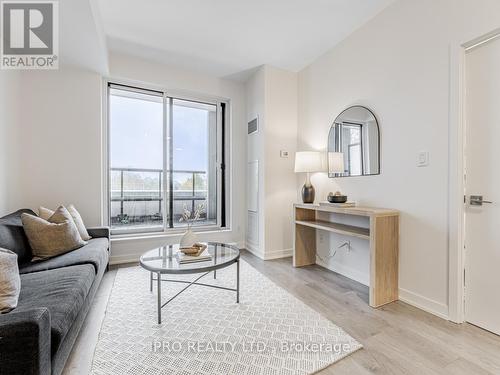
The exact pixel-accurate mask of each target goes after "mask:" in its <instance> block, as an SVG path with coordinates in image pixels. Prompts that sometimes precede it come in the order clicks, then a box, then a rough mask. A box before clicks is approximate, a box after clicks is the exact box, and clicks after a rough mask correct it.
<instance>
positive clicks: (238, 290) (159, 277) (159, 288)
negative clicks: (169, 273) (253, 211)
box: [149, 258, 240, 324]
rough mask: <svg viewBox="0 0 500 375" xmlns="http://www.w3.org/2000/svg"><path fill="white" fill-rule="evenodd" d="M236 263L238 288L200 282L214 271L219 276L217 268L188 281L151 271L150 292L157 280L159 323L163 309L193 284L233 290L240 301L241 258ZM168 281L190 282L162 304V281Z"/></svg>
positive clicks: (159, 322)
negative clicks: (154, 275)
mask: <svg viewBox="0 0 500 375" xmlns="http://www.w3.org/2000/svg"><path fill="white" fill-rule="evenodd" d="M234 262H235V263H236V288H235V289H233V288H227V287H224V286H219V285H211V284H205V283H199V282H198V280H200V279H201V278H203V277H205V276H206V275H208V274H209V273H211V272H213V273H214V279H215V278H216V277H217V273H216V272H217V270H213V271H208V272H205V273H203V274H202V275H200V276H198V277H197V278H196V279H194V280H193V281H186V280H173V279H162V277H161V275H162V274H161V272H150V280H149V290H150V292H153V282H154V281H156V282H157V289H158V293H157V295H158V324H161V309H162V308H163V307H165V306H166V305H168V304H169V303H170V302H172V301H173V300H174V299H175V298H177V297H178V296H179V295H180V294H181V293H182V292H184V291H185V290H186V289H188V288H189V287H190V286H192V285H200V286H206V287H209V288H215V289H223V290H229V291H231V292H236V303H240V259H239V258H238V259H236V260H235V261H234ZM155 273H156V278H154V277H153V274H155ZM162 281H166V282H172V283H183V284H188V285H186V286H185V287H184V288H182V289H181V290H180V291H179V292H177V293H176V294H175V295H174V296H172V297H170V298H169V299H168V300H167V302H165V303H163V304H162V299H161V282H162Z"/></svg>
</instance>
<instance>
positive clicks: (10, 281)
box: [0, 248, 21, 314]
mask: <svg viewBox="0 0 500 375" xmlns="http://www.w3.org/2000/svg"><path fill="white" fill-rule="evenodd" d="M20 292H21V278H20V277H19V267H18V265H17V254H16V253H14V252H12V251H10V250H6V249H2V248H0V314H4V313H7V312H9V311H11V310H12V309H14V308H15V307H16V306H17V301H18V299H19V293H20Z"/></svg>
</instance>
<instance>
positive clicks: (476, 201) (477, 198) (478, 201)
mask: <svg viewBox="0 0 500 375" xmlns="http://www.w3.org/2000/svg"><path fill="white" fill-rule="evenodd" d="M469 203H470V205H471V206H482V205H483V203H493V202H492V201H487V200H484V199H483V196H482V195H471V196H470V199H469Z"/></svg>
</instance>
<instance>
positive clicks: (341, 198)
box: [327, 191, 347, 203]
mask: <svg viewBox="0 0 500 375" xmlns="http://www.w3.org/2000/svg"><path fill="white" fill-rule="evenodd" d="M327 199H328V202H330V203H345V202H347V195H342V194H341V193H340V191H337V192H336V193H335V194H333V193H330V194H328V197H327Z"/></svg>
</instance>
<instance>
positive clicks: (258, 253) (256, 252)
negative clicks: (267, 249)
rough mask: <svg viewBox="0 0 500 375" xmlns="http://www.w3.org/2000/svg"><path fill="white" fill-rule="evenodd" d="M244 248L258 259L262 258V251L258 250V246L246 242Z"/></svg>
mask: <svg viewBox="0 0 500 375" xmlns="http://www.w3.org/2000/svg"><path fill="white" fill-rule="evenodd" d="M244 248H245V250H246V251H248V252H250V253H252V254H253V255H255V256H256V257H258V258H260V259H264V253H263V252H262V251H260V249H259V248H258V247H255V246H253V245H252V244H250V243H249V242H247V243H246V246H245V247H244Z"/></svg>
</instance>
